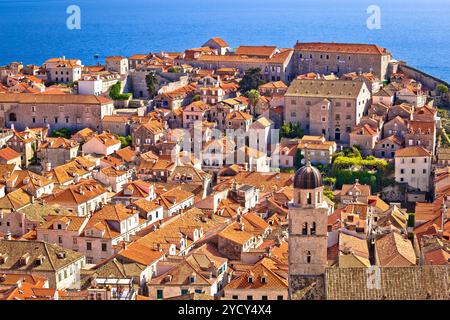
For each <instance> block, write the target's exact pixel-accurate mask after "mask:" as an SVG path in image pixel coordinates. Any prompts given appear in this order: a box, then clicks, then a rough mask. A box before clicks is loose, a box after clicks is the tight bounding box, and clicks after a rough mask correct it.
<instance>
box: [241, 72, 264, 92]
mask: <svg viewBox="0 0 450 320" xmlns="http://www.w3.org/2000/svg"><path fill="white" fill-rule="evenodd" d="M261 79H262V71H261V69H260V68H250V69H248V70H247V71H245V75H244V76H243V77H242V80H241V82H240V83H239V91H240V92H241V93H242V94H246V93H247V92H248V91H250V90H257V89H258V87H259V86H260V85H262V84H263V83H264V81H262V80H261Z"/></svg>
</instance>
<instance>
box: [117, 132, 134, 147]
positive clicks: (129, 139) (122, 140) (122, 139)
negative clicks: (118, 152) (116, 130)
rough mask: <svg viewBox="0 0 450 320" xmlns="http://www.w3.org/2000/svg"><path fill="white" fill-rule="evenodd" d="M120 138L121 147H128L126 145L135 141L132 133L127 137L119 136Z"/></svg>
mask: <svg viewBox="0 0 450 320" xmlns="http://www.w3.org/2000/svg"><path fill="white" fill-rule="evenodd" d="M119 140H120V146H121V148H126V147H128V146H130V145H131V142H132V141H133V138H132V137H131V136H130V135H128V136H126V137H123V136H119Z"/></svg>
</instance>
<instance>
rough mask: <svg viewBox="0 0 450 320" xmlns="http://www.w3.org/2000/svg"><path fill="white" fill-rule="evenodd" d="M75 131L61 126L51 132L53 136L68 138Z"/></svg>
mask: <svg viewBox="0 0 450 320" xmlns="http://www.w3.org/2000/svg"><path fill="white" fill-rule="evenodd" d="M73 133H74V130H71V129H69V128H61V129H58V130H53V131H52V133H51V135H50V136H51V137H53V138H66V139H70V136H71V135H72V134H73Z"/></svg>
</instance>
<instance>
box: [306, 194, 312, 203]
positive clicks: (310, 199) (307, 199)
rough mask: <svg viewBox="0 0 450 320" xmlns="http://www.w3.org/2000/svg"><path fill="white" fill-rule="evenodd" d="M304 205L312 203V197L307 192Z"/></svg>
mask: <svg viewBox="0 0 450 320" xmlns="http://www.w3.org/2000/svg"><path fill="white" fill-rule="evenodd" d="M306 203H307V204H311V203H312V196H311V193H310V192H308V194H307V195H306Z"/></svg>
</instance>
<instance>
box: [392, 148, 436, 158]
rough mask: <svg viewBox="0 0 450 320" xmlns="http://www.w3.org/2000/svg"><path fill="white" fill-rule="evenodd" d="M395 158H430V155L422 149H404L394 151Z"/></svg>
mask: <svg viewBox="0 0 450 320" xmlns="http://www.w3.org/2000/svg"><path fill="white" fill-rule="evenodd" d="M395 157H431V153H430V152H429V151H428V150H427V149H425V148H423V147H406V148H403V149H399V150H397V151H395Z"/></svg>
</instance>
